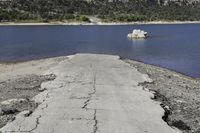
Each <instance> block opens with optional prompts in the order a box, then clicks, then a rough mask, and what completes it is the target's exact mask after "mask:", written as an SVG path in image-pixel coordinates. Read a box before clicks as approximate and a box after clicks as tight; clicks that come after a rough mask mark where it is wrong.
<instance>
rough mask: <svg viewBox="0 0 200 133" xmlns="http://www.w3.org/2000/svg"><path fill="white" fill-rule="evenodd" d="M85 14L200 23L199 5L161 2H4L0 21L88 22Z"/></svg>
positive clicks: (0, 5) (111, 18)
mask: <svg viewBox="0 0 200 133" xmlns="http://www.w3.org/2000/svg"><path fill="white" fill-rule="evenodd" d="M88 15H93V16H97V17H99V18H101V19H102V20H103V21H122V22H131V21H157V20H164V21H173V20H179V21H184V20H190V21H198V20H200V4H199V3H187V1H180V2H173V1H171V2H170V1H169V2H168V3H167V4H163V1H162V0H160V2H159V3H158V2H157V1H156V0H129V1H128V2H123V1H120V0H115V1H113V2H109V0H91V1H86V0H82V1H81V0H4V1H0V21H1V22H7V21H12V22H16V21H36V22H38V21H42V22H48V21H66V20H67V21H88V22H89V19H88V18H87V16H88Z"/></svg>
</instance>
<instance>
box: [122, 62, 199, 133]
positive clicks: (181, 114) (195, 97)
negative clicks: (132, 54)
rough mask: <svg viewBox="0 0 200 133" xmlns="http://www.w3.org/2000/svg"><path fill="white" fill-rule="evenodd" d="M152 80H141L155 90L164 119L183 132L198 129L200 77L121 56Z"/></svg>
mask: <svg viewBox="0 0 200 133" xmlns="http://www.w3.org/2000/svg"><path fill="white" fill-rule="evenodd" d="M123 60H124V61H125V62H127V63H129V64H130V65H131V66H133V67H134V68H137V70H138V71H139V72H142V73H145V74H148V75H149V77H150V78H151V79H152V80H153V82H143V83H140V85H142V86H143V87H144V88H147V89H149V90H151V91H153V92H154V94H155V96H154V100H158V101H160V102H162V104H161V106H162V107H163V108H164V109H165V115H164V116H163V120H165V121H166V122H167V123H168V124H169V125H170V126H175V127H177V128H179V129H180V130H182V131H183V133H199V132H200V79H193V78H190V77H187V76H184V75H182V74H179V73H176V72H174V71H170V70H167V69H164V68H160V67H156V66H152V65H147V64H144V63H141V62H137V61H132V60H128V59H123Z"/></svg>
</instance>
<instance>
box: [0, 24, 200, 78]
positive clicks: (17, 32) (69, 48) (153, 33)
mask: <svg viewBox="0 0 200 133" xmlns="http://www.w3.org/2000/svg"><path fill="white" fill-rule="evenodd" d="M135 28H137V29H143V30H145V31H147V32H148V33H149V34H150V37H149V38H148V39H146V40H135V41H132V40H129V39H128V38H127V37H126V36H127V34H128V33H129V32H131V31H132V30H133V29H135ZM75 53H101V54H111V55H119V56H122V57H125V58H129V59H135V60H139V61H142V62H145V63H149V64H154V65H159V66H162V67H166V68H169V69H172V70H175V71H178V72H181V73H184V74H186V75H189V76H192V77H200V24H180V25H176V24H173V25H133V26H130V25H126V26H1V27H0V61H21V60H31V59H38V58H45V57H55V56H61V55H71V54H75Z"/></svg>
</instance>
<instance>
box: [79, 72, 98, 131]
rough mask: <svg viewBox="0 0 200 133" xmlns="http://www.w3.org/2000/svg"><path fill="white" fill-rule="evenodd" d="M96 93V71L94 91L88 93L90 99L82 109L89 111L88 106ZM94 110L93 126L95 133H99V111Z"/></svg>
mask: <svg viewBox="0 0 200 133" xmlns="http://www.w3.org/2000/svg"><path fill="white" fill-rule="evenodd" d="M95 93H96V71H95V72H94V79H93V91H92V92H91V93H88V95H89V97H88V99H87V100H86V101H85V102H84V105H83V107H82V109H86V110H88V108H87V106H88V104H89V102H90V101H91V99H92V96H93V95H94V94H95ZM93 110H94V114H93V120H94V125H93V133H97V130H98V126H97V125H98V120H97V116H96V114H97V109H93Z"/></svg>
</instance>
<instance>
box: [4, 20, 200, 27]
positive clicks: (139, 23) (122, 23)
mask: <svg viewBox="0 0 200 133" xmlns="http://www.w3.org/2000/svg"><path fill="white" fill-rule="evenodd" d="M145 24H200V21H151V22H145V21H144V22H97V23H88V22H49V23H42V22H38V23H29V22H27V23H24V22H22V23H18V22H1V23H0V26H18V25H19V26H23V25H24V26H26V25H27V26H32V25H33V26H34V25H35V26H37V25H38V26H40V25H145Z"/></svg>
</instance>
